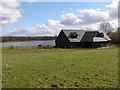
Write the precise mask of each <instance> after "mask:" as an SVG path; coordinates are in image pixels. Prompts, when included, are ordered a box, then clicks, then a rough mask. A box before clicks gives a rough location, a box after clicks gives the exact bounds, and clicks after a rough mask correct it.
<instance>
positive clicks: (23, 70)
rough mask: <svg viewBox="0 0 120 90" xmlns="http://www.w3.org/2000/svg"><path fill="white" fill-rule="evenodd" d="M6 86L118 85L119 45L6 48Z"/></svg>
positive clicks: (4, 52)
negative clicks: (66, 47)
mask: <svg viewBox="0 0 120 90" xmlns="http://www.w3.org/2000/svg"><path fill="white" fill-rule="evenodd" d="M2 62H3V63H2V64H3V81H2V82H3V88H25V87H26V88H40V87H41V88H51V87H64V88H66V87H67V88H115V87H117V86H118V48H117V47H111V48H104V49H28V50H26V49H9V48H3V60H2Z"/></svg>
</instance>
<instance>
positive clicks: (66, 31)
mask: <svg viewBox="0 0 120 90" xmlns="http://www.w3.org/2000/svg"><path fill="white" fill-rule="evenodd" d="M62 31H63V32H64V34H65V35H66V37H67V38H68V40H69V41H70V42H81V41H83V42H84V41H86V39H88V40H87V41H88V42H89V38H90V36H91V35H92V33H103V34H104V37H92V39H93V40H92V41H93V42H103V41H111V39H110V38H109V37H108V36H107V35H106V34H105V33H104V32H101V31H88V30H73V29H62ZM71 33H77V35H78V36H77V37H76V38H70V37H69V35H70V34H71ZM85 33H88V34H87V37H86V38H85V39H84V38H83V37H85Z"/></svg>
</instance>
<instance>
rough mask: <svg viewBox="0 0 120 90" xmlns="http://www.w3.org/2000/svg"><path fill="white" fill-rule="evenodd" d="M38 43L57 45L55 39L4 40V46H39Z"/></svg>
mask: <svg viewBox="0 0 120 90" xmlns="http://www.w3.org/2000/svg"><path fill="white" fill-rule="evenodd" d="M38 45H50V46H55V40H41V41H25V42H3V43H2V46H3V47H9V46H38Z"/></svg>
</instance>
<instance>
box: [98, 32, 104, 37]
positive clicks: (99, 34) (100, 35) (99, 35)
mask: <svg viewBox="0 0 120 90" xmlns="http://www.w3.org/2000/svg"><path fill="white" fill-rule="evenodd" d="M96 37H104V34H103V33H97V35H96Z"/></svg>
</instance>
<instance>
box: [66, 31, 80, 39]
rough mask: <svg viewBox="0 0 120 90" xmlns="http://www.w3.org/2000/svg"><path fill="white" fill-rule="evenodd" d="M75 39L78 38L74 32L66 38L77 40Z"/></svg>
mask: <svg viewBox="0 0 120 90" xmlns="http://www.w3.org/2000/svg"><path fill="white" fill-rule="evenodd" d="M77 37H78V34H77V33H76V32H72V33H70V34H69V36H68V38H72V39H74V38H77Z"/></svg>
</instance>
